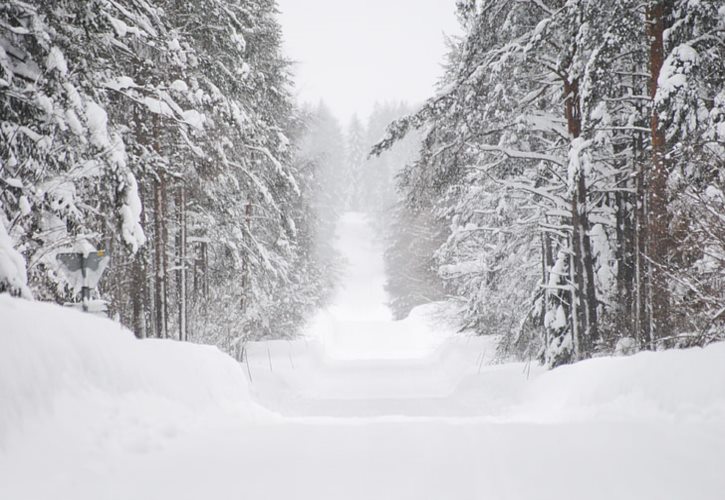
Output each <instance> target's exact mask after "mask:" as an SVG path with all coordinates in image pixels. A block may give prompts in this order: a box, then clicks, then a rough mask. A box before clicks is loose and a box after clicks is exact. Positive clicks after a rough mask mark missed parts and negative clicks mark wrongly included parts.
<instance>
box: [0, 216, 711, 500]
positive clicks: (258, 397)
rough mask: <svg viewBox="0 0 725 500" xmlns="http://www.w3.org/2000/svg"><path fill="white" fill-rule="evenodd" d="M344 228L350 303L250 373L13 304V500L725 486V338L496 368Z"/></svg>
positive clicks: (706, 493)
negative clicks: (388, 298) (397, 284)
mask: <svg viewBox="0 0 725 500" xmlns="http://www.w3.org/2000/svg"><path fill="white" fill-rule="evenodd" d="M339 236H340V238H339V241H338V244H339V248H340V250H341V251H342V252H343V253H344V254H345V255H346V256H347V257H348V260H349V264H350V265H349V267H348V272H347V273H346V275H345V279H344V280H343V281H344V283H343V286H342V287H341V289H340V291H339V294H338V296H337V299H336V300H335V301H334V303H333V304H332V305H331V306H330V307H329V308H328V309H327V310H325V311H323V312H321V313H320V314H319V315H318V316H317V317H316V318H315V319H314V320H313V321H312V322H311V324H310V328H309V336H308V337H307V338H305V339H303V340H299V341H295V342H264V343H257V344H252V345H249V346H247V351H246V353H247V358H248V362H247V363H246V364H244V365H241V366H240V365H238V364H236V363H235V362H234V361H233V360H231V359H230V358H228V357H226V356H225V355H223V354H222V353H220V352H219V351H217V350H216V349H213V348H209V347H202V346H193V345H185V344H179V343H175V342H170V341H168V342H167V341H143V342H140V341H136V340H135V339H133V337H132V336H131V334H130V333H129V332H127V331H124V330H122V329H121V328H120V327H118V326H117V325H116V324H114V323H112V322H110V321H106V320H101V319H98V318H94V317H92V316H89V315H83V314H81V313H79V312H75V311H70V310H64V309H61V308H57V307H55V306H50V305H45V304H38V303H30V302H24V301H20V300H16V299H10V298H8V297H0V499H6V498H7V499H13V500H23V499H33V500H35V499H37V500H45V499H73V500H86V499H89V500H90V499H93V500H97V499H119V500H120V499H124V500H126V499H134V500H145V499H148V500H151V499H153V500H158V499H165V498H168V499H174V500H184V499H189V500H192V499H193V500H198V499H202V498H208V499H240V498H244V499H249V500H283V499H284V500H287V499H292V498H298V499H307V498H309V499H315V500H326V499H331V500H332V499H335V500H340V499H345V500H355V499H360V500H363V499H365V500H388V499H389V500H407V499H410V500H467V499H470V500H482V499H486V500H499V499H500V500H518V499H521V500H539V499H541V500H545V499H552V500H553V499H557V500H566V499H577V500H580V499H587V500H597V499H602V500H604V499H606V500H626V499H632V500H635V499H636V500H647V499H652V500H655V499H656V500H665V499H672V500H682V499H693V500H710V499H712V500H715V499H718V500H719V499H721V498H722V495H723V491H725V473H723V471H724V470H725V345H723V344H718V345H713V346H710V347H708V348H706V349H693V350H687V351H670V352H663V353H656V354H653V353H643V354H639V355H636V356H633V357H629V358H602V359H596V360H591V361H587V362H583V363H579V364H577V365H574V366H569V367H564V368H560V369H557V370H555V371H552V372H546V371H543V370H541V369H540V368H538V367H536V366H529V365H526V364H506V365H490V361H491V359H492V357H493V351H494V341H495V339H487V338H475V337H468V336H465V335H453V334H452V332H453V331H454V329H455V327H454V325H453V323H454V322H453V321H452V320H451V316H452V315H455V311H451V310H450V307H449V306H445V305H442V304H433V305H429V306H425V307H423V308H419V309H417V310H415V311H414V313H413V314H412V315H411V317H410V318H408V319H407V320H405V321H402V322H393V321H392V319H391V315H390V312H389V311H388V310H387V308H386V307H385V306H384V302H385V293H384V290H383V287H382V285H383V282H384V273H383V266H382V258H381V249H380V248H379V247H377V246H376V245H375V244H374V238H373V235H372V233H371V231H370V228H369V226H368V225H367V223H366V222H365V220H364V219H363V218H362V217H361V216H359V215H356V214H349V215H347V216H345V217H344V218H343V221H342V224H341V227H340V232H339Z"/></svg>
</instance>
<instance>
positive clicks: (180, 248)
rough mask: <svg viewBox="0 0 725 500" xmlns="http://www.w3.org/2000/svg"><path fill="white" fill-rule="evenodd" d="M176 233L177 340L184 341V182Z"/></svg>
mask: <svg viewBox="0 0 725 500" xmlns="http://www.w3.org/2000/svg"><path fill="white" fill-rule="evenodd" d="M176 205H177V211H178V233H177V256H178V262H177V274H176V276H177V279H176V288H177V295H178V296H177V298H178V304H179V308H178V309H179V311H178V313H179V340H180V341H182V342H185V341H186V340H187V335H186V319H187V318H186V309H187V308H186V191H185V188H184V184H183V183H181V184H180V185H179V191H178V195H177V201H176Z"/></svg>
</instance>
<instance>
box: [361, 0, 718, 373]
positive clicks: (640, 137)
mask: <svg viewBox="0 0 725 500" xmlns="http://www.w3.org/2000/svg"><path fill="white" fill-rule="evenodd" d="M458 8H459V14H460V17H461V20H462V22H463V25H464V27H465V29H466V31H467V34H466V36H465V37H464V39H463V40H462V41H461V43H459V44H458V45H457V46H456V47H454V49H453V51H452V54H451V57H450V60H451V62H452V63H451V64H449V65H448V68H447V73H446V76H445V77H444V80H443V85H442V87H441V91H440V92H439V93H438V95H436V96H435V97H433V98H431V99H430V100H429V101H428V102H427V103H426V104H425V105H424V106H423V107H422V108H421V110H420V111H418V112H417V113H415V114H413V115H411V116H409V117H407V118H405V119H403V120H399V121H397V122H395V123H393V124H392V125H391V127H390V129H389V135H388V137H387V138H386V139H385V140H384V141H382V142H381V143H380V144H379V145H378V146H377V147H376V149H375V151H376V152H379V151H381V150H383V149H385V148H387V147H389V146H390V145H391V144H392V143H394V142H395V141H396V140H399V139H400V138H401V137H403V136H404V135H405V134H406V133H407V132H408V131H409V130H411V129H414V128H423V127H425V129H426V131H427V135H426V137H425V140H424V146H423V152H422V154H421V160H420V161H419V162H417V163H416V164H414V165H412V166H411V167H410V168H409V169H406V171H405V172H404V175H403V177H402V181H403V184H402V186H403V188H404V189H405V190H406V191H407V194H408V197H409V199H410V200H412V201H414V202H417V203H424V204H425V203H428V204H429V206H430V207H431V208H430V209H431V210H434V211H437V212H438V213H439V214H441V215H443V216H445V217H447V218H448V220H449V221H450V223H451V237H450V238H449V240H448V242H447V243H446V244H445V245H443V246H442V247H441V249H440V250H439V253H438V255H439V257H440V258H441V264H442V266H441V268H440V269H441V271H442V272H443V273H446V274H447V275H448V276H449V277H450V279H449V281H448V282H449V284H450V286H451V290H452V291H453V293H456V294H458V295H460V296H461V297H463V298H465V299H466V300H467V301H468V303H469V308H468V313H467V315H468V319H469V323H470V324H472V325H477V324H479V325H480V324H486V325H491V324H495V325H496V329H497V331H498V332H499V333H504V337H505V338H504V342H503V343H502V345H503V346H504V347H505V349H507V350H512V351H514V352H519V353H520V354H524V355H526V353H529V354H530V353H532V352H533V349H535V348H536V346H537V345H539V343H540V345H542V347H543V349H542V350H541V354H542V360H543V361H544V362H545V363H547V364H548V365H549V366H556V365H558V364H561V363H566V362H570V361H572V360H575V359H581V358H583V357H587V356H590V355H592V354H594V353H596V352H597V351H600V350H608V349H614V346H615V344H616V343H617V342H618V340H619V339H621V338H623V337H627V336H632V337H635V338H636V339H637V340H638V341H639V344H640V345H641V346H642V347H648V346H650V345H652V341H651V339H652V337H655V336H662V335H663V334H664V330H663V329H661V328H660V329H658V327H657V325H658V324H659V325H661V324H662V319H661V318H660V319H657V320H656V321H655V316H656V315H657V314H658V313H657V310H658V308H657V307H654V306H653V304H655V302H657V301H658V300H660V299H661V298H662V294H661V295H659V296H658V297H659V298H655V296H656V295H657V294H658V292H657V287H658V286H659V287H661V286H662V285H661V283H660V284H659V285H657V286H654V285H653V283H652V282H651V281H650V277H652V276H656V275H657V273H658V272H661V273H669V275H670V279H669V280H668V282H667V286H668V287H672V283H673V280H674V277H673V276H672V274H673V273H672V267H671V265H667V266H663V265H662V264H661V263H660V262H659V259H658V258H655V257H656V255H654V254H653V253H652V252H653V251H654V250H653V249H656V248H659V247H658V246H657V245H658V244H659V243H660V242H662V243H666V241H664V240H665V239H668V238H671V235H672V232H673V230H674V228H673V227H671V226H669V225H667V226H665V228H666V229H665V231H666V233H665V234H664V235H663V234H659V235H657V234H655V235H652V234H650V233H651V232H652V231H651V225H652V221H653V220H655V219H656V217H655V216H654V215H653V214H652V210H653V208H652V207H653V204H652V201H651V200H652V197H653V196H654V195H653V189H655V188H656V187H657V184H656V183H653V182H652V178H651V172H652V169H651V168H649V165H651V161H652V158H653V153H652V148H653V142H652V140H651V135H650V134H651V127H650V118H649V117H650V116H657V117H658V118H662V119H666V116H667V112H670V111H674V112H675V114H677V113H678V112H677V111H676V110H677V109H678V108H677V107H676V106H673V105H671V104H660V103H662V102H663V99H664V96H663V95H662V92H657V97H656V102H657V106H661V108H659V109H658V110H657V111H656V114H655V115H652V112H651V109H652V107H651V103H652V97H651V96H652V95H654V94H653V93H652V91H651V87H650V89H649V90H650V92H649V94H650V95H648V83H651V80H652V77H651V76H650V74H651V73H650V69H651V68H650V66H651V65H650V64H649V62H650V57H651V49H652V47H651V45H650V43H651V41H652V37H650V36H648V29H649V30H650V31H651V29H652V28H651V26H652V25H651V23H650V24H648V23H647V18H646V16H645V11H644V10H643V9H640V8H639V6H638V4H636V3H635V2H632V1H628V0H621V1H614V2H607V3H601V2H589V1H568V2H563V1H561V2H539V1H536V2H533V1H532V2H515V3H512V2H500V1H496V0H491V1H478V2H476V1H467V0H463V1H460V2H458ZM678 9H679V10H678ZM678 12H679V15H681V16H684V18H686V19H688V20H689V21H688V22H689V23H690V24H691V25H693V26H697V27H698V28H697V29H700V30H701V31H700V32H699V33H701V35H700V36H699V37H698V36H694V37H693V39H696V40H697V42H698V43H700V44H702V45H704V46H706V47H708V48H707V49H706V53H707V54H708V55H707V57H706V58H704V59H703V60H708V61H710V60H711V61H717V60H718V59H717V57H716V56H717V52H718V50H721V49H718V48H717V44H716V43H714V45H713V42H712V41H713V40H717V39H718V38H717V34H718V33H720V31H719V30H720V29H721V28H720V27H719V26H720V23H721V21H720V19H721V15H722V12H721V11H718V12H715V11H714V7H713V5H711V4H709V3H704V4H703V5H702V6H699V5H698V6H694V5H690V3H688V2H682V3H681V4H679V5H678V6H675V8H674V9H673V11H672V16H677V15H678V14H677V13H678ZM698 12H700V14H699V15H698V14H697V13H698ZM667 15H669V14H667ZM684 18H683V19H684ZM704 19H708V21H707V22H705V21H704ZM688 22H685V21H682V22H678V21H676V20H675V18H674V17H673V18H672V20H671V26H672V27H673V28H671V29H669V30H667V31H665V32H664V38H665V39H672V40H674V36H675V33H676V30H675V27H680V28H682V27H684V26H685V25H687V24H688ZM648 27H649V28H648ZM633 34H634V36H633ZM670 37H672V38H670ZM668 50H671V49H668ZM685 52H687V51H686V50H683V49H680V50H679V51H677V50H676V51H674V54H675V56H674V57H670V58H669V59H667V58H665V61H668V60H674V59H675V58H676V57H678V56H677V54H678V53H679V54H683V53H685ZM665 56H666V54H665ZM679 60H681V58H679ZM692 60H693V58H691V57H690V58H688V61H692ZM673 65H674V66H675V67H683V68H689V67H691V64H690V62H686V63H682V64H681V63H678V62H676V60H674V62H673ZM671 66H672V65H671ZM668 67H670V66H668V64H667V63H665V64H663V68H664V69H667V68H668ZM687 71H689V69H684V70H683V71H682V72H687ZM705 74H707V75H710V77H709V79H708V78H707V77H705ZM712 75H716V76H715V77H714V78H713V77H712ZM721 77H722V71H721V70H720V71H718V68H714V71H709V72H707V73H705V72H703V73H702V74H701V75H699V76H698V77H694V76H693V77H691V78H690V81H692V82H697V84H696V85H695V86H694V87H692V88H696V87H697V86H698V85H700V86H702V88H699V89H698V91H692V90H690V91H689V95H691V96H701V101H700V103H701V104H699V105H697V104H695V103H694V102H693V103H692V104H689V105H686V106H684V108H683V109H687V110H691V111H692V113H697V116H698V117H699V119H700V122H701V123H703V125H704V124H705V123H709V124H710V125H709V127H710V128H709V129H708V130H707V131H706V130H704V129H703V130H700V131H698V132H697V133H695V134H694V135H692V136H690V137H696V138H697V140H695V141H693V144H698V142H699V143H700V144H702V142H701V141H700V140H701V139H703V138H707V139H706V141H705V143H706V144H708V147H707V148H699V151H703V150H704V151H706V152H707V154H708V155H709V156H710V158H711V159H713V158H714V157H713V155H712V153H713V151H715V149H716V148H714V147H713V143H714V142H717V139H716V137H717V135H716V134H715V133H714V132H713V131H714V128H713V123H718V122H717V120H718V118H715V120H713V116H720V115H719V114H718V111H717V109H718V106H717V105H716V104H715V103H716V102H717V96H718V92H719V91H720V89H721V83H718V80H719V79H721ZM659 80H660V81H661V80H662V79H661V78H660V79H659ZM675 80H676V81H678V82H681V81H684V78H683V77H682V76H676V77H675ZM705 82H708V83H705ZM676 86H677V88H678V89H679V90H678V92H681V93H683V92H684V93H687V92H686V91H685V90H684V88H683V86H682V84H681V83H680V84H678V85H676ZM705 96H707V97H705ZM679 114H680V115H681V114H682V113H681V112H679ZM687 122H688V123H696V122H697V121H696V120H694V118H689V120H687ZM680 129H682V128H681V127H680ZM655 130H659V128H655ZM681 136H682V134H680V137H681ZM713 138H715V139H714V140H713ZM668 140H670V141H671V139H668ZM680 140H681V139H680ZM656 142H657V141H655V143H656ZM660 142H661V141H660ZM674 147H675V143H674V142H670V144H669V146H666V147H665V148H664V151H665V155H666V156H665V157H666V158H667V159H668V161H672V160H673V158H674V157H672V153H673V151H676V148H675V149H673V148H674ZM696 148H697V147H696ZM656 156H657V155H655V157H656ZM720 161H721V160H720ZM667 172H669V170H667ZM713 188H714V186H713ZM715 189H716V188H715ZM710 192H711V194H712V193H715V191H714V190H713V189H710ZM700 198H702V197H700ZM710 199H712V198H710ZM675 201H676V198H670V199H669V201H668V203H667V204H666V205H665V210H667V211H668V212H671V211H672V210H673V208H674V207H675V205H673V202H675ZM688 205H689V204H688ZM537 229H538V231H537ZM537 233H538V234H537ZM660 233H661V231H660ZM664 246H665V247H667V245H664ZM665 254H666V255H669V252H665ZM497 256H499V257H497ZM667 258H668V259H669V258H671V257H667ZM537 262H538V263H539V265H538V267H539V271H538V272H537V270H536V268H537V265H536V263H537ZM532 264H533V265H532ZM497 283H499V284H500V283H503V284H507V285H510V284H517V285H518V286H516V285H514V286H513V287H511V288H508V287H501V286H500V285H497ZM523 291H525V292H523ZM664 295H665V296H666V295H667V294H666V293H665V294H664ZM497 315H500V316H497ZM487 318H490V319H492V320H493V322H492V321H487ZM508 318H510V319H508ZM507 319H508V320H507ZM653 327H654V330H653ZM479 330H481V329H480V328H479ZM536 330H538V331H539V332H540V333H541V335H540V339H541V340H540V341H539V340H537V339H536V337H535V336H532V335H531V333H532V332H535V331H536ZM481 331H483V330H481ZM532 348H533V349H532Z"/></svg>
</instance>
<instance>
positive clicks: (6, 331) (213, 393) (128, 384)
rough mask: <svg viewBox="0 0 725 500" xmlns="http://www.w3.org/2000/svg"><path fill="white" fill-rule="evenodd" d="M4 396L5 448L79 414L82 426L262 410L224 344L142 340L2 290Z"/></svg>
mask: <svg viewBox="0 0 725 500" xmlns="http://www.w3.org/2000/svg"><path fill="white" fill-rule="evenodd" d="M0 401H1V402H2V404H0V447H2V444H3V441H4V440H5V438H7V436H8V434H14V432H13V431H14V430H16V429H18V428H21V427H22V426H23V425H24V424H26V423H28V422H29V421H32V420H34V419H38V418H44V417H48V418H54V419H59V420H63V418H69V417H72V419H74V420H76V421H77V424H76V425H79V427H82V426H83V425H84V423H88V422H97V421H98V420H103V419H108V418H109V416H115V417H117V416H119V415H124V414H127V415H130V414H133V419H136V420H138V419H151V420H154V419H155V420H158V419H159V418H167V417H168V418H175V419H180V418H184V416H186V417H189V416H193V415H200V414H208V413H215V412H216V413H223V412H235V413H249V412H250V411H252V407H253V405H251V404H250V402H249V395H248V388H247V384H246V379H245V375H244V373H243V372H242V369H241V367H240V366H239V365H238V364H237V363H236V362H235V361H234V360H232V359H231V358H229V357H228V356H226V355H225V354H222V353H221V352H220V351H218V350H217V349H216V348H213V347H206V346H198V345H192V344H184V343H178V342H174V341H160V340H145V341H139V340H137V339H136V338H134V336H133V335H132V333H131V332H129V331H128V330H125V329H123V328H122V327H121V326H120V325H118V324H117V323H114V322H112V321H110V320H107V319H103V318H98V317H94V316H92V315H89V314H83V313H80V312H77V311H74V310H70V309H66V308H62V307H59V306H55V305H51V304H47V303H40V302H30V301H25V300H20V299H13V298H11V297H9V296H7V295H0ZM169 412H172V415H168V416H167V415H166V413H169ZM159 413H161V415H159Z"/></svg>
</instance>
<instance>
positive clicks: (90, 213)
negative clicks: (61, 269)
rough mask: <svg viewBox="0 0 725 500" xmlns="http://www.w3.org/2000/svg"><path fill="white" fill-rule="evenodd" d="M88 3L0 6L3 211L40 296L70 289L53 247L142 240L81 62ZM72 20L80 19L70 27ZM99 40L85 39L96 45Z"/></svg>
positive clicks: (121, 152) (61, 296) (117, 142)
mask: <svg viewBox="0 0 725 500" xmlns="http://www.w3.org/2000/svg"><path fill="white" fill-rule="evenodd" d="M83 7H88V5H87V3H86V2H80V3H79V2H56V3H55V4H54V5H53V8H52V9H51V8H50V6H49V5H47V3H45V2H9V3H4V4H3V5H2V7H0V19H2V20H3V23H2V25H0V68H1V71H2V79H1V81H0V87H2V88H1V90H2V94H1V95H0V98H1V101H2V102H1V103H0V106H2V117H3V119H2V124H1V127H2V135H3V141H2V143H1V144H2V146H0V149H1V151H0V157H1V159H0V162H1V163H0V170H2V172H0V178H4V179H5V183H6V184H7V185H8V186H10V185H12V186H11V187H12V190H8V189H7V188H5V189H3V191H2V192H1V194H0V200H1V201H0V203H1V204H2V211H3V218H4V219H6V220H7V222H8V229H9V231H8V232H9V233H10V235H11V237H12V239H13V241H14V244H15V245H16V247H17V249H18V250H19V251H20V252H21V253H22V254H23V255H24V256H25V258H26V259H27V266H28V275H29V280H30V285H31V288H32V289H33V291H34V292H35V293H34V294H35V296H36V297H37V298H41V299H51V300H65V299H68V298H70V297H71V295H72V293H71V291H70V290H69V289H68V288H67V285H66V283H65V281H64V279H63V277H62V275H59V274H58V272H57V263H56V261H55V256H56V254H57V253H58V252H59V251H61V250H66V249H68V248H73V247H74V246H76V245H79V244H82V242H91V243H92V244H94V245H96V246H104V243H105V240H106V238H108V239H115V241H117V242H118V243H119V246H125V247H126V248H128V249H129V251H134V250H135V249H137V248H138V247H139V245H141V244H143V242H144V235H143V232H142V230H141V228H140V226H139V216H140V203H139V199H138V193H137V181H136V179H135V177H134V175H133V173H132V171H131V169H130V168H129V164H128V159H127V155H126V148H125V145H124V142H123V140H122V138H121V135H120V132H119V130H118V129H116V128H114V127H112V126H111V124H109V122H108V115H107V113H106V110H105V109H104V106H103V104H104V96H103V92H102V91H99V87H100V83H101V82H100V78H99V74H98V73H97V70H98V69H99V67H98V66H94V65H93V64H92V62H93V61H94V58H93V57H90V58H87V59H78V58H77V55H78V50H79V49H78V45H77V43H78V42H79V40H78V39H77V38H76V37H75V35H77V34H78V33H83V27H82V24H81V23H80V21H79V20H78V19H76V18H75V17H74V16H75V15H76V14H77V12H78V10H80V9H82V8H83ZM74 21H78V23H77V24H73V23H74ZM99 42H100V40H92V44H93V43H99Z"/></svg>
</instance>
